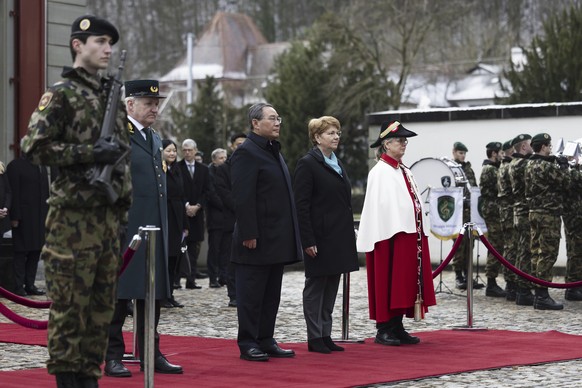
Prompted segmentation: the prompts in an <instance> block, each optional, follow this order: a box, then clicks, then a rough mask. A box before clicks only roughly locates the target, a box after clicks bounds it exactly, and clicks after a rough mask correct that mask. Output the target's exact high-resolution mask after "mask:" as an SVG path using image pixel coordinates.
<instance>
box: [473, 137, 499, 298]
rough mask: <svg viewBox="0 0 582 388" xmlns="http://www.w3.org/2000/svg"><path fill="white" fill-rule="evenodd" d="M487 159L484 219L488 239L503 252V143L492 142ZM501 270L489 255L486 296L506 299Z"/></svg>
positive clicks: (483, 174) (481, 181)
mask: <svg viewBox="0 0 582 388" xmlns="http://www.w3.org/2000/svg"><path fill="white" fill-rule="evenodd" d="M485 148H486V153H487V159H485V160H484V161H483V167H482V169H481V176H480V178H479V188H480V189H481V201H482V212H483V219H484V220H485V224H486V225H487V238H488V239H489V242H490V243H491V245H493V247H494V248H495V249H496V250H497V251H498V252H501V251H502V249H501V248H502V246H503V235H502V234H501V221H500V218H499V202H498V200H497V194H498V191H497V175H498V170H499V165H500V163H501V143H499V142H496V141H492V142H490V143H488V144H487V146H486V147H485ZM500 269H501V263H500V262H499V261H497V259H496V258H495V256H493V254H492V253H491V252H489V253H488V254H487V263H486V265H485V275H486V276H487V288H486V289H485V295H486V296H491V297H496V298H504V297H505V291H503V289H502V288H501V287H499V285H497V280H496V279H497V276H498V275H499V270H500Z"/></svg>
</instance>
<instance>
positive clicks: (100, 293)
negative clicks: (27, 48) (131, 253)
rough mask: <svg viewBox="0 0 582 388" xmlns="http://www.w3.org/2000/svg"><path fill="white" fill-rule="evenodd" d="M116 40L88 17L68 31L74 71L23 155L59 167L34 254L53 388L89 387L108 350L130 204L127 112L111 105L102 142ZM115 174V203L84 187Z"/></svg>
mask: <svg viewBox="0 0 582 388" xmlns="http://www.w3.org/2000/svg"><path fill="white" fill-rule="evenodd" d="M118 39H119V34H118V32H117V29H116V28H115V27H114V26H113V25H112V24H111V23H110V22H108V21H107V20H104V19H102V18H99V17H96V16H91V15H85V16H82V17H80V18H78V19H77V20H75V22H74V23H73V25H72V29H71V39H70V50H71V54H72V57H73V67H72V68H70V67H65V68H64V70H63V72H62V77H63V78H62V80H61V81H59V82H57V83H56V84H55V85H53V86H52V87H50V88H49V89H48V90H47V91H46V92H45V94H44V95H43V96H42V98H41V99H40V102H39V104H38V107H37V108H36V110H35V111H34V113H33V114H32V117H31V118H30V123H29V126H28V133H27V135H26V136H25V137H24V138H23V139H22V142H21V147H22V151H23V152H24V153H25V155H26V157H27V158H29V159H30V160H31V161H32V162H33V163H35V164H42V165H49V166H56V167H58V168H59V172H60V173H59V175H58V177H57V178H56V180H55V181H54V183H53V184H52V186H51V196H50V198H49V201H48V203H49V212H48V216H47V219H46V225H47V234H46V242H45V245H44V247H43V248H42V252H41V259H42V260H43V261H44V266H45V277H46V285H47V294H48V296H49V297H50V299H51V300H52V305H51V308H50V312H49V323H48V353H49V360H48V361H47V369H48V372H49V373H50V374H54V375H56V380H57V386H58V387H96V386H97V379H98V378H100V377H101V369H100V366H101V364H102V362H103V358H104V356H105V350H106V348H107V333H108V328H109V322H110V321H111V317H112V316H113V309H114V305H115V294H116V283H117V273H118V271H119V268H120V264H121V255H120V252H121V247H120V241H119V236H120V234H122V232H123V230H124V226H123V225H125V224H126V223H127V211H128V209H129V207H130V204H131V179H130V171H129V158H122V156H123V153H124V150H123V147H121V145H120V142H122V143H125V144H128V143H129V137H128V135H127V131H126V130H125V127H126V126H125V123H126V121H125V115H126V113H125V108H124V107H123V104H122V102H121V101H114V103H115V104H119V105H118V111H117V120H116V126H115V130H114V132H115V138H108V139H104V138H100V130H101V121H102V119H103V116H104V113H105V109H106V99H107V93H108V90H109V89H108V88H107V87H106V85H108V83H107V82H106V81H107V80H106V79H104V78H102V77H101V76H100V75H99V71H100V70H104V69H106V68H107V65H108V63H109V60H110V58H111V46H113V45H114V44H115V42H117V41H118ZM106 164H112V165H115V169H114V172H113V174H112V177H111V185H112V187H113V189H114V191H115V193H116V194H117V195H118V196H119V197H118V199H117V200H116V202H115V203H113V204H111V203H109V201H108V199H107V197H106V195H105V194H104V192H102V191H101V190H99V189H97V188H96V187H95V186H93V185H91V184H90V182H89V180H88V178H87V173H88V171H90V170H92V169H94V168H95V166H96V165H97V166H99V165H106Z"/></svg>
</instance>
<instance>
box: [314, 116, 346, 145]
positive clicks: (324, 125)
mask: <svg viewBox="0 0 582 388" xmlns="http://www.w3.org/2000/svg"><path fill="white" fill-rule="evenodd" d="M329 127H336V128H337V130H338V131H339V130H340V129H341V125H340V122H339V120H338V119H336V118H335V117H333V116H321V117H320V118H317V119H311V120H309V124H308V125H307V129H308V132H309V140H311V142H312V143H313V145H315V144H317V140H316V139H315V136H316V135H321V134H322V133H324V132H325V131H327V129H328V128H329Z"/></svg>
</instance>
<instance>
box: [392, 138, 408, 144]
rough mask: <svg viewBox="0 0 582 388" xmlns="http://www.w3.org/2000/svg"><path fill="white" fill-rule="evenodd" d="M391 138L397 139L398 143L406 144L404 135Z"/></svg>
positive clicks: (406, 140)
mask: <svg viewBox="0 0 582 388" xmlns="http://www.w3.org/2000/svg"><path fill="white" fill-rule="evenodd" d="M392 140H394V141H397V142H398V143H400V144H404V145H406V144H408V139H407V138H405V137H395V138H393V139H392Z"/></svg>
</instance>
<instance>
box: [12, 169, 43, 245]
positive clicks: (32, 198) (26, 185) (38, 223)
mask: <svg viewBox="0 0 582 388" xmlns="http://www.w3.org/2000/svg"><path fill="white" fill-rule="evenodd" d="M6 174H7V175H8V180H9V182H10V188H11V190H12V205H11V206H10V209H9V213H10V214H9V215H10V220H11V221H14V220H18V222H19V225H18V227H17V228H12V247H13V249H14V250H15V251H19V252H24V251H40V250H41V249H42V246H43V245H44V238H45V225H44V224H45V220H46V215H47V213H48V204H47V202H46V201H47V199H48V198H49V182H48V174H47V170H46V168H45V167H44V166H36V165H34V164H32V163H31V162H30V161H29V160H28V159H25V158H19V159H14V160H13V161H11V162H10V163H8V166H7V167H6Z"/></svg>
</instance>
